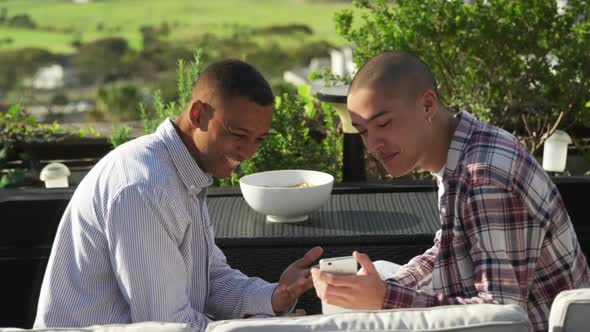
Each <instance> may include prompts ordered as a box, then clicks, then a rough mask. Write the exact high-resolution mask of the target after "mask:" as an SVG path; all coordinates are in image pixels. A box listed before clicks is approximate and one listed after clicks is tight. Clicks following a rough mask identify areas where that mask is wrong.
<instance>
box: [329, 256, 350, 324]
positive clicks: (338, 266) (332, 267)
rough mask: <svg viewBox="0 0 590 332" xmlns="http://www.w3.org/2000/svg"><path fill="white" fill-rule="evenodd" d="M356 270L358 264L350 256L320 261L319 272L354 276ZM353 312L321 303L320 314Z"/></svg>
mask: <svg viewBox="0 0 590 332" xmlns="http://www.w3.org/2000/svg"><path fill="white" fill-rule="evenodd" d="M357 270H358V263H357V261H356V259H354V257H352V256H344V257H334V258H324V259H321V260H320V271H322V272H328V273H332V274H337V275H351V274H356V272H357ZM349 311H353V310H350V309H345V308H342V307H339V306H335V305H331V304H327V303H324V302H323V301H322V313H323V314H331V313H337V312H349Z"/></svg>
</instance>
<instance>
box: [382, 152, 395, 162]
mask: <svg viewBox="0 0 590 332" xmlns="http://www.w3.org/2000/svg"><path fill="white" fill-rule="evenodd" d="M398 154H399V152H395V153H392V154H390V155H387V156H385V157H382V158H379V159H380V160H381V162H383V163H386V162H389V161H391V160H393V159H394V158H395V157H397V155H398Z"/></svg>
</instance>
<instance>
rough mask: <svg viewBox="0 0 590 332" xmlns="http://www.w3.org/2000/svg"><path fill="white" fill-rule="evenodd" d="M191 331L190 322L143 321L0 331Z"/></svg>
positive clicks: (0, 331) (2, 330) (3, 329)
mask: <svg viewBox="0 0 590 332" xmlns="http://www.w3.org/2000/svg"><path fill="white" fill-rule="evenodd" d="M22 331H28V332H191V331H192V330H191V328H190V326H189V325H188V324H178V323H158V322H142V323H133V324H116V325H96V326H90V327H85V328H47V329H32V330H25V329H17V328H0V332H22Z"/></svg>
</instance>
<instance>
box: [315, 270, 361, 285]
mask: <svg viewBox="0 0 590 332" xmlns="http://www.w3.org/2000/svg"><path fill="white" fill-rule="evenodd" d="M317 277H318V278H319V279H320V280H322V281H324V282H325V283H327V284H328V285H332V286H336V287H348V288H350V287H355V286H357V285H358V283H359V281H360V278H359V277H358V276H357V275H354V274H351V275H336V274H332V273H329V272H321V271H320V273H319V274H318V276H317Z"/></svg>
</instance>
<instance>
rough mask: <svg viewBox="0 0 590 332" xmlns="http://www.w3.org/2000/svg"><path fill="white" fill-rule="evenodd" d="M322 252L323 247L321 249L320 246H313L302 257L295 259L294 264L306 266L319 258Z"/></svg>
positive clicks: (301, 266)
mask: <svg viewBox="0 0 590 332" xmlns="http://www.w3.org/2000/svg"><path fill="white" fill-rule="evenodd" d="M323 252H324V249H322V247H320V246H318V247H313V248H311V249H310V250H309V251H308V252H306V253H305V255H303V257H302V258H300V259H298V260H296V261H295V263H294V264H295V266H297V267H300V268H304V267H307V266H309V265H310V264H311V263H313V262H315V261H316V260H317V259H318V258H320V256H321V255H322V253H323Z"/></svg>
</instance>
